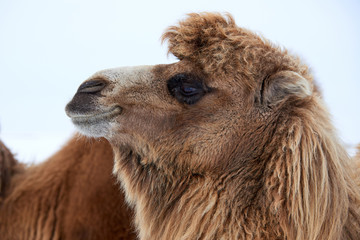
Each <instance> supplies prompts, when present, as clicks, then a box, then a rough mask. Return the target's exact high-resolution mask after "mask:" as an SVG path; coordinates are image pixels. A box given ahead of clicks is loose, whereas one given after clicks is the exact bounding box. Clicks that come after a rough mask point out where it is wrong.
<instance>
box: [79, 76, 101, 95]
mask: <svg viewBox="0 0 360 240" xmlns="http://www.w3.org/2000/svg"><path fill="white" fill-rule="evenodd" d="M105 87H106V81H105V80H102V79H94V80H89V81H86V82H84V83H83V84H81V85H80V87H79V89H78V90H77V92H78V93H98V92H100V91H101V90H103V89H104V88H105Z"/></svg>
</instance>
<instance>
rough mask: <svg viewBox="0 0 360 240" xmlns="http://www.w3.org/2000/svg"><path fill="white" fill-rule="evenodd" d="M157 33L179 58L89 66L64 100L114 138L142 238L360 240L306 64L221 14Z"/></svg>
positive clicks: (344, 170) (347, 169) (342, 160)
mask: <svg viewBox="0 0 360 240" xmlns="http://www.w3.org/2000/svg"><path fill="white" fill-rule="evenodd" d="M163 39H164V41H168V43H169V51H170V52H171V53H172V54H174V55H175V56H176V57H178V58H179V60H180V61H179V62H177V63H174V64H169V65H157V66H153V67H139V68H133V69H130V68H121V69H110V70H106V71H101V72H98V73H97V74H95V75H94V76H93V77H92V78H90V81H89V82H85V83H84V84H83V85H82V86H81V87H80V88H79V90H78V92H77V93H76V95H75V96H74V99H73V100H72V101H71V102H70V103H69V105H68V107H67V114H68V115H69V116H70V117H72V120H73V122H74V123H75V125H77V126H78V127H79V129H80V130H81V131H82V132H83V133H85V134H88V135H93V136H105V137H106V138H107V139H108V140H109V141H110V143H111V144H112V146H113V149H114V151H115V168H114V173H115V174H116V175H117V176H118V179H119V180H120V181H121V183H122V186H123V188H124V189H125V192H126V196H127V200H128V202H129V203H130V204H131V205H133V206H134V207H135V211H136V225H137V228H138V231H139V236H140V239H142V240H145V239H157V240H159V239H164V240H165V239H166V240H168V239H296V240H302V239H314V240H315V239H324V240H325V239H326V240H329V239H358V238H359V236H360V192H359V186H358V185H356V183H355V181H354V179H353V178H354V174H355V173H354V172H353V168H354V166H352V165H351V161H350V158H349V156H348V154H347V153H346V151H345V150H344V148H343V146H341V144H340V143H339V141H338V137H337V135H336V133H335V131H334V128H333V126H332V124H331V122H330V118H329V113H328V111H327V109H326V108H325V107H324V103H323V100H322V98H321V96H320V93H319V91H318V90H317V88H316V86H315V85H314V82H313V79H312V76H311V74H310V73H309V71H308V68H307V66H305V65H303V64H302V63H301V62H300V61H299V59H298V58H296V57H294V56H291V55H290V54H288V53H287V51H286V50H283V49H281V48H279V47H276V46H274V45H273V44H271V43H270V42H269V41H267V40H265V39H264V38H263V37H261V36H258V35H256V34H254V33H252V32H250V31H248V30H246V29H243V28H239V27H237V26H236V25H235V23H234V20H233V19H232V17H231V16H229V15H227V16H222V15H219V14H210V13H203V14H190V15H189V17H188V18H187V19H185V20H184V21H181V22H180V23H179V24H178V25H177V26H173V27H170V28H169V29H168V30H167V32H166V33H165V34H164V36H163ZM174 82H175V83H174ZM94 83H96V84H94ZM170 83H171V84H175V85H176V84H180V85H179V87H174V88H172V87H169V86H170V85H169V84H170ZM89 86H90V87H89ZM176 86H178V85H176ZM189 86H190V87H189ZM194 88H195V90H194ZM199 89H200V90H199ZM100 91H101V93H99V92H100ZM196 91H200V93H201V94H199V93H198V92H196ZM187 92H190V94H188V93H187ZM188 95H190V97H189V96H188ZM194 95H195V96H196V97H199V100H198V101H197V102H192V101H188V102H186V101H183V99H185V100H186V99H190V98H191V97H193V96H194ZM114 106H115V107H114ZM84 116H85V117H84Z"/></svg>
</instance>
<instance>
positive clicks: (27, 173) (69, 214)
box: [0, 136, 136, 240]
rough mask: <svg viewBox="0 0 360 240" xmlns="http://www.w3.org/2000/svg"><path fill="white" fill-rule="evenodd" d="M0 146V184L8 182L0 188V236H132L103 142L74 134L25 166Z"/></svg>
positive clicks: (4, 238)
mask: <svg viewBox="0 0 360 240" xmlns="http://www.w3.org/2000/svg"><path fill="white" fill-rule="evenodd" d="M0 147H1V149H0V150H1V155H0V164H1V166H0V169H1V170H2V172H1V175H0V177H1V183H2V184H1V185H2V186H4V185H5V186H6V185H7V184H8V183H10V186H6V187H7V188H6V189H5V190H6V192H4V191H1V193H2V198H1V199H2V202H0V239H1V240H12V239H13V240H20V239H24V240H30V239H39V240H49V239H52V240H55V239H66V240H67V239H73V240H79V239H94V240H95V239H99V240H100V239H124V240H125V239H126V240H131V239H135V238H136V235H135V234H134V231H133V229H132V227H131V224H130V216H131V214H132V213H131V211H130V210H129V209H128V208H127V207H126V206H125V205H124V196H123V194H122V193H121V192H120V191H119V189H118V186H117V185H116V184H115V183H114V178H113V177H112V175H111V169H112V165H113V155H112V150H111V148H110V146H109V144H108V142H107V141H106V140H104V139H101V140H97V141H95V140H88V139H84V138H83V137H79V136H76V137H74V138H73V139H71V140H70V141H69V142H68V143H67V145H66V146H65V147H64V148H63V149H61V150H60V151H59V152H58V153H56V154H55V155H54V156H53V157H51V158H50V159H48V160H47V161H46V162H44V163H41V164H39V165H37V166H31V167H28V168H26V167H25V166H23V165H20V164H18V163H16V161H15V159H14V158H13V156H12V154H11V153H10V151H9V150H8V149H6V147H5V146H4V145H3V144H2V143H1V144H0ZM4 166H5V167H4ZM4 171H6V173H5V175H4V174H3V172H4ZM4 177H5V178H4ZM10 177H11V182H10ZM2 190H4V188H2Z"/></svg>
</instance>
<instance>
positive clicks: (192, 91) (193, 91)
mask: <svg viewBox="0 0 360 240" xmlns="http://www.w3.org/2000/svg"><path fill="white" fill-rule="evenodd" d="M181 91H182V92H183V93H184V94H186V95H192V94H196V92H197V89H196V88H195V87H190V86H182V87H181Z"/></svg>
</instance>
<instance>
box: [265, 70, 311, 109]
mask: <svg viewBox="0 0 360 240" xmlns="http://www.w3.org/2000/svg"><path fill="white" fill-rule="evenodd" d="M312 92H313V90H312V84H311V82H310V81H309V80H307V79H306V78H304V77H302V76H301V75H299V74H298V73H296V72H293V71H280V72H278V73H275V74H274V75H271V76H270V77H268V78H267V79H265V80H264V82H263V88H262V90H261V99H262V103H263V104H264V105H266V106H269V107H272V106H276V105H278V104H279V103H281V102H284V101H285V100H287V99H288V98H289V97H295V98H298V99H303V98H306V97H308V96H310V95H311V94H312Z"/></svg>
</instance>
